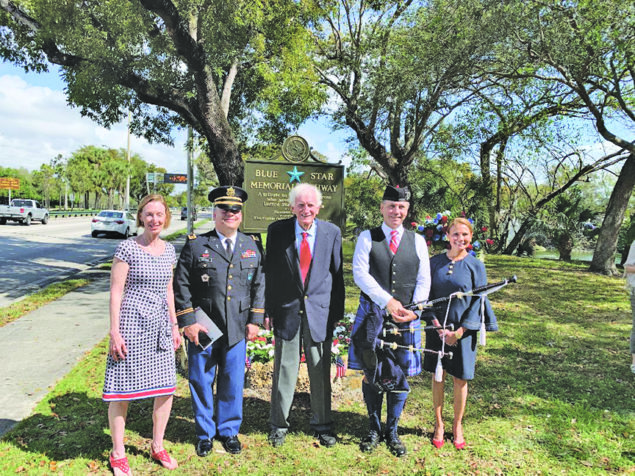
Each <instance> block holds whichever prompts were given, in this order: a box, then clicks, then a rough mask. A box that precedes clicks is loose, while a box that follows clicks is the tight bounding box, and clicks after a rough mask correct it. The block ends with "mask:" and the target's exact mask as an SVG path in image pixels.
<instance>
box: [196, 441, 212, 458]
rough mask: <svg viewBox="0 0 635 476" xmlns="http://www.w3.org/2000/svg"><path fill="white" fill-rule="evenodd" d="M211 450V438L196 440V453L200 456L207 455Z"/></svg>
mask: <svg viewBox="0 0 635 476" xmlns="http://www.w3.org/2000/svg"><path fill="white" fill-rule="evenodd" d="M210 451H212V440H198V443H196V454H197V455H199V456H200V457H203V456H207V455H208V454H209V452H210Z"/></svg>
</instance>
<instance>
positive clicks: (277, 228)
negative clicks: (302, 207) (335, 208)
mask: <svg viewBox="0 0 635 476" xmlns="http://www.w3.org/2000/svg"><path fill="white" fill-rule="evenodd" d="M295 220H296V219H295V217H293V218H289V219H285V220H278V221H276V222H274V223H272V224H271V225H269V229H268V234H267V252H266V257H267V259H266V264H265V283H266V284H265V308H266V310H267V314H268V315H269V317H270V318H271V319H272V322H273V329H274V334H275V335H276V336H277V337H281V338H282V339H285V340H290V339H292V338H293V337H294V336H295V334H296V333H297V332H298V328H299V326H300V320H301V317H302V314H303V313H306V316H307V319H308V322H309V328H310V331H311V338H312V339H313V341H314V342H323V341H324V340H326V339H328V338H330V337H331V335H332V333H333V324H334V323H335V322H337V321H338V320H340V319H342V317H343V315H344V275H343V267H342V234H341V232H340V229H339V228H338V227H337V226H335V225H333V224H332V223H329V222H325V221H321V220H317V219H316V223H317V234H316V236H315V246H314V250H313V259H312V261H311V268H310V270H309V275H308V278H307V283H306V286H304V285H303V284H302V280H301V277H300V260H299V257H298V252H297V249H296V244H295Z"/></svg>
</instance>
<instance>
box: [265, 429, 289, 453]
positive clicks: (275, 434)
mask: <svg viewBox="0 0 635 476" xmlns="http://www.w3.org/2000/svg"><path fill="white" fill-rule="evenodd" d="M286 436H287V432H286V431H282V430H279V429H275V430H271V433H269V443H270V444H271V446H273V447H274V448H279V447H280V446H282V445H284V439H285V438H286Z"/></svg>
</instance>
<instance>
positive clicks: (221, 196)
mask: <svg viewBox="0 0 635 476" xmlns="http://www.w3.org/2000/svg"><path fill="white" fill-rule="evenodd" d="M207 199H208V200H209V201H210V202H212V204H213V205H214V206H215V207H218V208H222V209H224V210H233V211H239V210H241V209H242V207H243V203H245V202H246V201H247V192H245V191H244V190H243V189H242V188H240V187H236V186H234V185H222V186H220V187H216V188H215V189H214V190H212V191H211V192H209V195H208V196H207Z"/></svg>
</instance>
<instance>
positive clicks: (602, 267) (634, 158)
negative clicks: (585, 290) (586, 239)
mask: <svg viewBox="0 0 635 476" xmlns="http://www.w3.org/2000/svg"><path fill="white" fill-rule="evenodd" d="M634 186H635V155H634V154H631V155H629V156H628V157H627V158H626V161H625V162H624V166H623V167H622V170H621V172H620V175H619V177H618V178H617V182H616V183H615V188H613V192H612V193H611V198H610V199H609V204H608V206H607V207H606V213H605V215H604V221H603V222H602V228H601V229H600V234H599V235H598V242H597V244H596V245H595V251H594V252H593V259H592V260H591V266H590V267H589V270H590V271H593V272H594V273H600V274H607V275H613V274H617V268H616V267H615V258H614V256H615V251H616V250H617V238H618V233H619V231H620V227H621V226H622V222H623V221H624V213H625V212H626V208H627V207H628V201H629V199H630V198H631V194H632V193H633V187H634Z"/></svg>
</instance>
